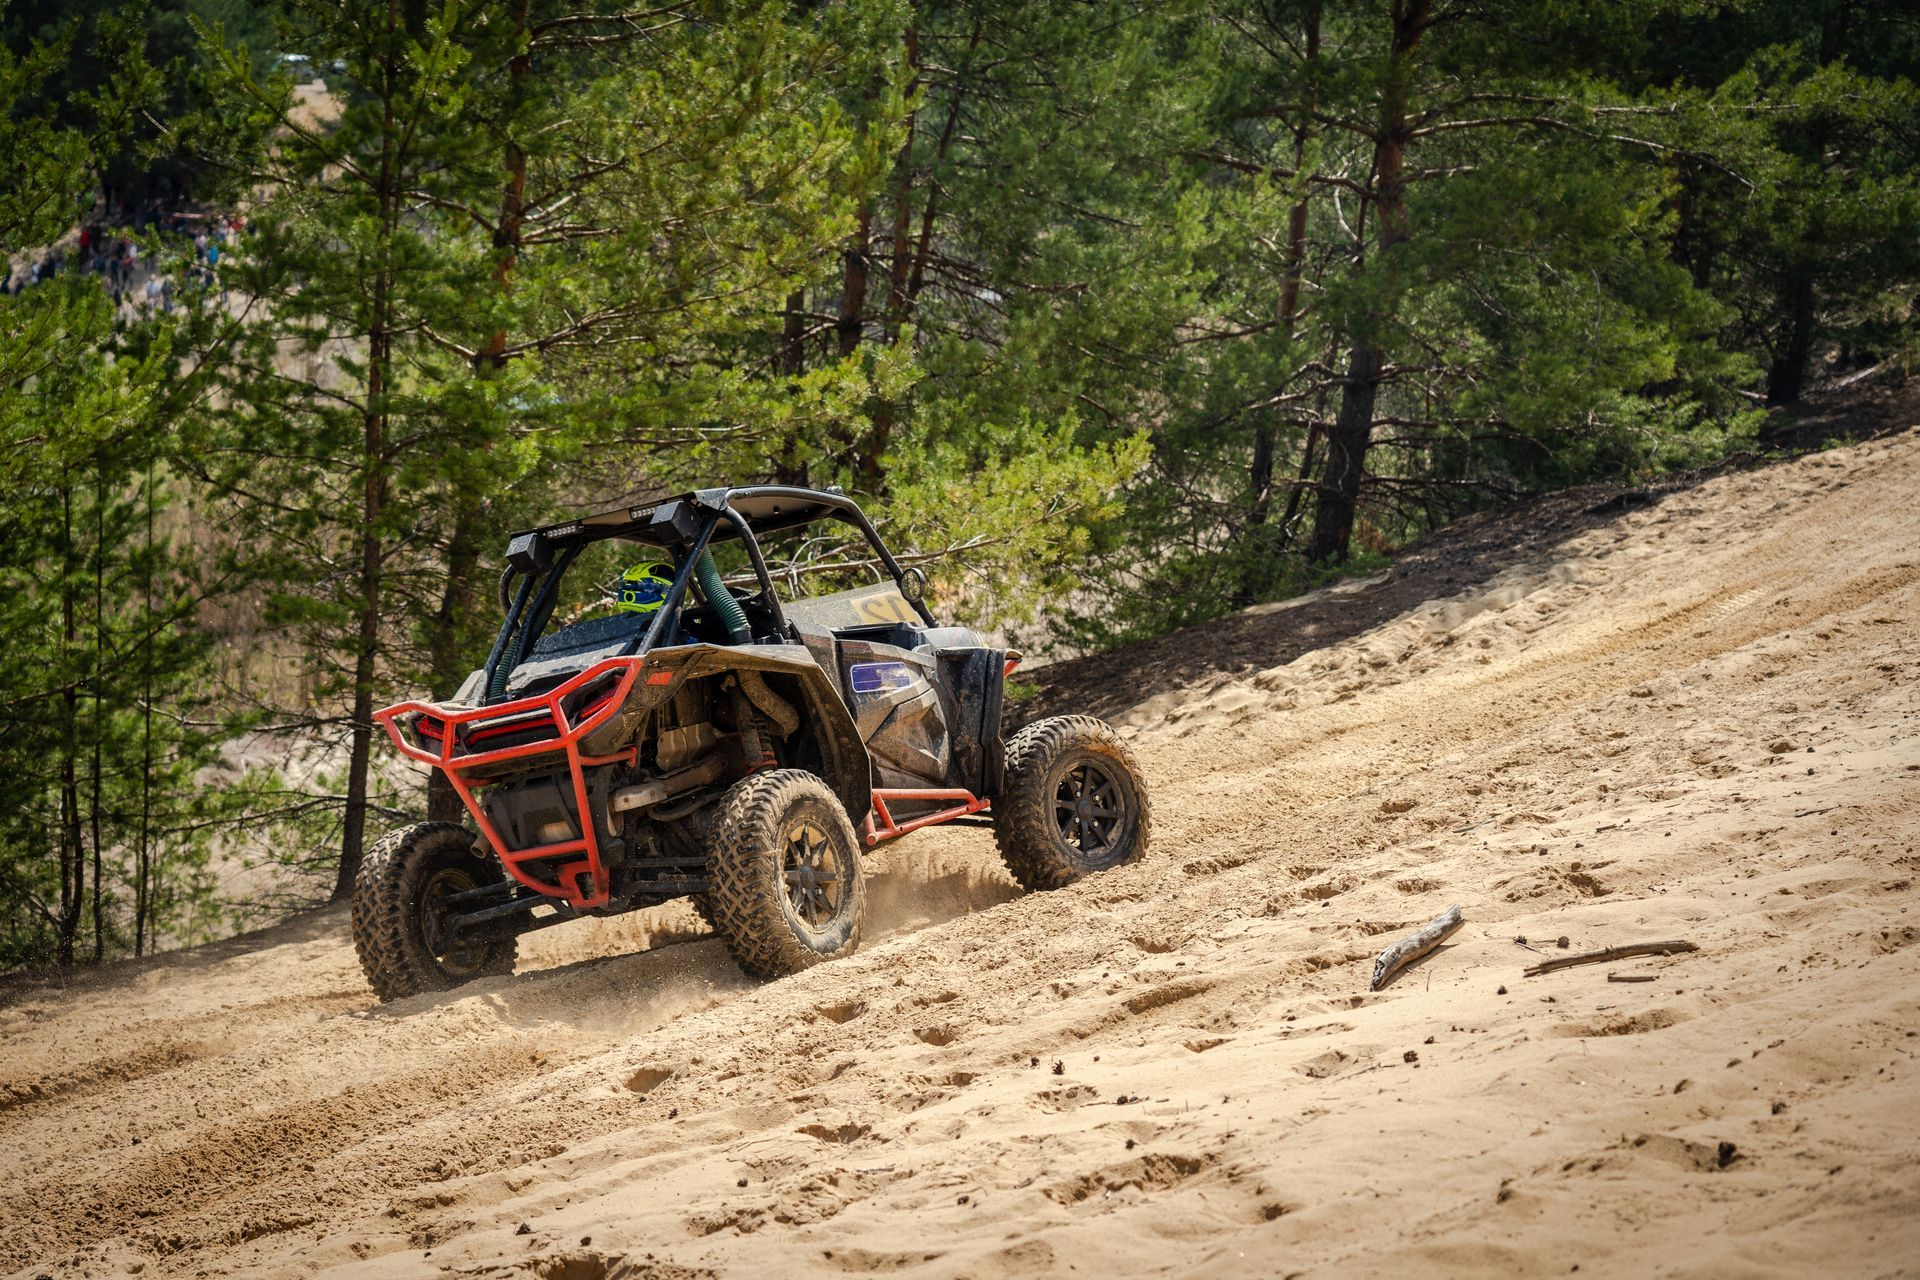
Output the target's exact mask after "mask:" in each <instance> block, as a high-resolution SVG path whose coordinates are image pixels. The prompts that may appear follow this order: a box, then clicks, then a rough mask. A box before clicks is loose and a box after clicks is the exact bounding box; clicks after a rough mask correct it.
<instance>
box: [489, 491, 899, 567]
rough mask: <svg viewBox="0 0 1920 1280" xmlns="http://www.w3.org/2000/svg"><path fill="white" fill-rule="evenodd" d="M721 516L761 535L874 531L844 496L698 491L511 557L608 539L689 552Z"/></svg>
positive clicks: (578, 523)
mask: <svg viewBox="0 0 1920 1280" xmlns="http://www.w3.org/2000/svg"><path fill="white" fill-rule="evenodd" d="M721 512H732V513H734V514H736V515H738V516H739V517H741V518H742V519H744V520H745V521H746V522H747V523H748V524H750V525H751V526H752V527H753V529H754V530H755V531H756V533H766V532H772V531H775V530H779V529H790V528H793V527H795V526H797V525H803V524H811V523H812V522H814V521H815V520H823V519H840V520H845V521H847V522H848V523H850V524H854V525H857V526H859V527H860V528H861V530H862V531H864V532H867V533H868V534H869V535H871V533H872V526H870V525H869V524H868V523H867V519H866V516H865V515H864V514H863V513H862V512H861V510H860V506H859V504H858V503H856V502H855V501H854V500H853V499H852V498H849V497H848V496H847V495H846V494H845V493H842V492H840V491H839V490H835V489H801V488H796V487H791V486H787V485H749V486H745V487H742V488H737V489H736V488H722V489H695V490H693V491H691V492H688V493H682V494H676V495H674V496H673V497H670V498H660V499H658V500H656V501H654V502H649V503H646V504H643V505H640V506H632V507H617V508H615V509H614V510H611V511H599V512H595V513H594V514H592V515H586V516H580V517H578V518H576V519H573V520H568V521H564V522H562V523H560V524H550V525H545V526H542V527H541V528H538V529H528V530H525V531H523V532H520V533H516V534H514V535H513V539H512V541H511V542H510V543H509V544H508V546H507V555H508V558H509V560H513V561H515V562H516V563H518V562H519V557H523V556H524V557H527V558H528V559H530V560H532V561H535V562H543V561H544V560H545V559H546V557H547V555H548V554H550V552H551V549H552V548H554V547H559V546H567V545H569V544H573V543H587V542H600V541H604V540H606V539H609V538H621V539H625V540H627V541H629V542H643V543H646V544H648V545H651V546H657V547H677V546H684V545H686V544H688V543H691V542H692V541H693V540H694V538H695V537H697V536H698V534H699V531H700V529H701V528H702V527H703V526H704V525H705V524H706V522H707V518H708V516H709V515H710V514H717V513H721ZM739 536H740V530H739V529H738V528H737V527H735V526H734V524H733V523H732V521H730V520H722V521H721V522H720V524H719V526H718V527H717V528H715V529H714V531H713V541H715V542H725V541H727V540H729V539H732V538H738V537H739ZM536 547H538V548H539V549H538V550H536V549H535V548H536Z"/></svg>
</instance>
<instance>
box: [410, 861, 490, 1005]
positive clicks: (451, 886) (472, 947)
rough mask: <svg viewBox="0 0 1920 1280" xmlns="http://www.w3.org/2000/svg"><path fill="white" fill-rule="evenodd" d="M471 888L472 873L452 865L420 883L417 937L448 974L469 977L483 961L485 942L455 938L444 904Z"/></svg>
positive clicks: (485, 951)
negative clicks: (418, 929) (418, 930)
mask: <svg viewBox="0 0 1920 1280" xmlns="http://www.w3.org/2000/svg"><path fill="white" fill-rule="evenodd" d="M474 888H478V886H477V885H476V884H475V883H474V880H473V877H472V876H471V875H468V874H467V873H466V872H465V871H460V870H456V869H455V868H453V867H442V868H441V869H440V870H438V871H436V872H434V873H433V874H432V875H431V876H429V877H428V878H427V882H426V883H425V884H424V885H422V886H420V937H421V939H422V940H423V941H424V942H425V943H426V944H427V951H428V952H429V953H430V954H432V956H433V958H434V959H435V960H436V961H437V962H438V963H439V965H440V968H441V970H442V971H444V972H445V973H446V974H447V976H448V977H452V978H464V977H470V976H471V975H473V974H475V973H478V972H479V971H480V968H481V966H482V965H483V964H485V963H486V958H487V948H486V944H485V943H481V942H475V941H473V940H471V939H468V940H465V941H456V940H455V939H454V935H453V910H452V908H450V907H448V906H447V899H448V898H450V897H452V896H453V895H454V894H456V893H465V892H466V891H467V890H469V889H474Z"/></svg>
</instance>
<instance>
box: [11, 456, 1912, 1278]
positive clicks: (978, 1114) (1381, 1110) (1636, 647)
mask: <svg viewBox="0 0 1920 1280" xmlns="http://www.w3.org/2000/svg"><path fill="white" fill-rule="evenodd" d="M1917 605H1920V435H1915V434H1912V433H1909V434H1908V435H1906V436H1904V437H1897V438H1894V439H1892V440H1889V441H1885V442H1881V443H1875V444H1867V445H1862V446H1856V447H1854V448H1851V449H1848V450H1845V451H1841V452H1836V453H1831V454H1826V455H1820V456H1815V457H1810V458H1807V459H1804V460H1802V461H1800V462H1797V463H1793V464H1791V465H1787V466H1783V467H1780V468H1776V469H1774V470H1771V471H1766V472H1760V473H1753V474H1747V475H1740V476H1733V477H1727V478H1723V479H1719V480H1715V481H1712V482H1710V483H1708V484H1706V485H1704V486H1702V487H1700V488H1697V489H1693V490H1690V491H1687V492H1684V493H1680V494H1677V495H1674V496H1671V497H1669V498H1667V499H1665V500H1664V501H1663V502H1661V503H1659V504H1658V505H1657V506H1654V507H1650V508H1647V509H1643V510H1640V511H1635V512H1631V513H1629V514H1627V515H1625V516H1623V517H1621V518H1619V519H1618V520H1617V521H1615V522H1613V523H1610V524H1604V525H1601V526H1600V527H1598V528H1595V529H1593V530H1591V531H1590V532H1588V533H1585V534H1583V535H1581V536H1579V537H1577V538H1575V539H1574V540H1572V541H1570V542H1567V543H1564V544H1562V545H1561V546H1560V547H1559V548H1558V550H1557V553H1556V554H1555V555H1554V556H1552V557H1534V558H1533V559H1531V560H1530V561H1529V562H1528V563H1525V564H1521V565H1518V566H1516V567H1515V568H1513V569H1512V570H1511V571H1509V572H1507V573H1505V574H1504V575H1502V576H1501V577H1499V578H1496V579H1495V580H1493V581H1492V582H1489V583H1485V584H1482V585H1480V586H1477V587H1474V588H1473V589H1471V590H1470V591H1469V592H1468V593H1467V594H1464V595H1460V596H1455V597H1452V598H1448V599H1441V600H1435V601H1432V602H1430V603H1427V604H1425V605H1423V606H1421V607H1419V608H1416V609H1414V610H1413V611H1411V612H1409V613H1406V614H1404V615H1402V616H1399V617H1397V618H1394V619H1393V620H1391V621H1389V622H1387V623H1385V624H1384V625H1381V626H1380V627H1378V628H1377V629H1375V630H1373V631H1371V632H1368V633H1366V634H1364V635H1361V636H1360V637H1358V638H1357V639H1355V640H1352V641H1349V642H1346V643H1342V644H1339V645H1337V646H1334V647H1331V648H1327V649H1321V650H1317V651H1312V652H1308V653H1306V654H1305V655H1303V656H1301V657H1299V658H1297V659H1296V660H1294V661H1291V662H1289V663H1287V664H1286V665H1283V666H1279V667H1275V668H1273V669H1271V670H1266V671H1261V672H1258V673H1257V674H1254V675H1252V676H1250V677H1248V678H1245V679H1234V680H1229V681H1225V682H1222V683H1218V684H1216V685H1214V686H1212V687H1206V688H1191V689H1175V690H1167V691H1164V692H1160V693H1158V694H1157V695H1156V696H1155V697H1153V698H1152V699H1150V700H1149V701H1147V702H1145V703H1142V704H1141V705H1139V706H1137V707H1136V708H1135V709H1134V710H1133V711H1132V712H1130V713H1129V714H1128V716H1127V717H1126V720H1127V724H1128V731H1129V732H1130V733H1131V734H1132V735H1133V736H1134V741H1135V744H1136V747H1137V749H1138V751H1139V753H1140V755H1141V758H1142V760H1143V761H1144V762H1145V765H1146V767H1147V769H1148V771H1149V772H1150V774H1151V779H1152V783H1153V785H1154V787H1155V789H1156V794H1157V797H1158V799H1157V815H1158V824H1159V825H1158V839H1157V843H1156V847H1155V849H1154V852H1153V855H1152V857H1151V858H1150V859H1149V860H1148V862H1147V863H1145V864H1144V865H1142V866H1140V867H1138V868H1134V869H1130V870H1128V871H1125V872H1120V873H1115V874H1112V875H1109V876H1105V877H1101V878H1097V879H1096V880H1094V881H1092V882H1089V883H1086V884H1083V885H1081V886H1078V887H1076V888H1074V889H1072V890H1069V891H1066V892H1063V893H1058V894H1053V895H1047V896H1042V897H1034V898H1016V897H1015V896H1014V895H1013V893H1012V891H1011V888H1010V886H1009V885H1008V883H1007V881H1006V880H1005V878H1004V877H1003V875H1002V874H1001V873H1000V872H999V871H998V869H997V867H996V866H995V865H994V862H993V853H992V846H991V843H990V842H989V840H988V839H987V838H986V836H985V835H984V833H978V832H949V833H929V834H925V835H923V836H920V837H915V838H914V839H913V840H910V841H908V842H906V843H905V844H904V845H902V846H901V847H900V848H899V849H898V850H896V851H895V852H893V853H891V854H889V855H887V856H886V857H885V859H884V863H883V865H884V873H883V874H882V875H881V876H880V878H879V880H878V883H877V885H876V890H877V892H876V894H875V905H876V906H877V908H878V909H879V911H880V914H881V915H882V917H883V920H884V923H886V924H887V925H888V926H890V927H891V929H892V932H891V933H890V934H888V935H887V936H885V937H884V938H882V939H881V940H880V941H878V942H876V943H874V944H873V945H870V946H869V947H868V948H867V950H865V951H864V952H863V953H862V954H861V955H859V956H858V957H856V958H854V959H853V960H851V961H848V962H845V963H842V964H838V965H832V966H828V967H826V968H824V969H820V970H816V971H814V972H813V973H811V974H808V975H806V976H804V977H802V978H799V979H794V980H789V981H785V982H780V983H776V984H773V985H771V986H766V987H759V988H755V987H752V986H750V985H749V984H747V983H745V982H744V981H742V980H741V979H740V978H739V977H738V976H737V975H736V974H735V973H734V972H733V971H732V970H731V968H730V967H729V966H728V964H727V963H726V961H725V958H724V956H723V955H722V954H721V952H720V948H719V947H718V945H717V944H716V943H715V942H713V941H711V940H705V939H702V940H688V939H689V938H691V937H693V935H694V934H695V932H696V929H697V926H695V925H694V924H693V921H692V917H691V915H690V914H689V913H687V912H686V911H685V910H684V908H670V909H662V910H661V911H658V912H654V913H649V914H648V915H647V916H646V917H644V918H636V917H629V918H627V919H625V920H622V921H616V922H609V923H608V924H607V925H605V926H603V927H600V928H599V929H598V931H597V932H596V931H595V929H594V928H592V927H583V928H579V929H576V930H573V931H570V930H556V931H554V932H553V933H550V934H546V935H541V936H540V937H539V938H538V940H537V941H536V940H531V939H530V940H528V944H527V958H526V960H525V962H523V964H522V966H521V969H522V972H521V974H520V976H518V977H516V978H514V979H512V980H510V981H501V982H495V983H486V984H479V985H476V986H472V987H469V988H466V989H463V990H461V991H458V992H454V993H451V994H450V995H447V996H443V997H440V998H433V999H429V998H421V999H416V1000H412V1001H408V1002H404V1003H403V1004H400V1005H397V1006H393V1007H391V1008H389V1009H378V1008H374V1007H372V1006H371V1002H370V1001H369V999H368V997H367V995H366V993H365V990H364V988H363V987H362V986H361V983H360V980H359V976H358V974H357V972H356V971H355V968H354V963H353V959H352V955H351V953H350V951H349V949H348V947H347V945H346V943H345V941H344V939H343V938H342V936H341V934H342V928H341V925H342V922H341V920H340V919H339V918H338V917H337V916H335V915H322V916H320V917H316V918H309V919H307V920H304V921H300V922H296V923H295V924H292V925H289V926H286V927H284V928H283V929H281V930H279V931H276V932H274V933H271V934H269V935H268V936H266V937H265V938H262V939H256V940H255V941H254V942H253V943H251V944H247V945H228V946H225V947H218V948H211V949H208V950H205V951H203V952H200V953H195V954H192V955H187V956H182V957H177V958H174V959H171V960H169V961H167V962H164V963H160V964H155V965H150V966H148V967H146V968H144V969H141V970H123V971H119V972H118V973H116V974H109V975H104V976H103V977H102V978H99V979H96V980H94V981H93V982H91V983H88V984H83V985H80V986H77V987H75V988H74V989H72V990H70V991H67V992H64V993H62V992H53V991H48V990H33V989H27V990H24V991H16V992H15V993H14V994H13V995H12V997H11V998H10V1000H9V1002H8V1003H7V1004H6V1006H5V1007H4V1008H3V1009H0V1080H4V1081H5V1082H7V1083H6V1084H5V1086H4V1088H0V1148H3V1153H0V1221H3V1222H5V1223H7V1224H8V1226H9V1228H10V1230H9V1231H8V1232H7V1233H6V1239H7V1244H6V1246H5V1247H6V1248H7V1249H8V1251H9V1252H8V1254H7V1265H8V1266H11V1267H18V1268H21V1271H20V1274H22V1275H34V1274H39V1273H43V1272H44V1273H47V1274H57V1275H60V1276H70V1275H99V1274H108V1273H116V1272H139V1273H141V1274H144V1275H156V1274H166V1275H203V1274H212V1275H248V1276H255V1275H260V1276H277V1275H309V1274H316V1273H325V1274H328V1275H334V1276H382V1277H385V1276H423V1277H424V1276H435V1275H441V1274H454V1275H460V1276H539V1277H544V1278H546V1280H595V1278H598V1277H654V1276H658V1277H668V1276H687V1275H707V1274H721V1275H767V1276H793V1275H810V1276H837V1275H843V1274H861V1273H869V1272H882V1273H896V1274H909V1275H915V1276H979V1277H994V1276H1024V1275H1033V1274H1066V1273H1068V1272H1075V1271H1077V1272H1078V1273H1081V1274H1089V1275H1096V1274H1103V1273H1105V1274H1112V1273H1122V1274H1130V1275H1131V1274H1164V1275H1181V1276H1186V1275H1201V1276H1215V1275H1236V1276H1237V1275H1280V1274H1306V1275H1381V1276H1386V1275H1396V1276H1397V1275H1406V1274H1451V1275H1496V1276H1501V1275H1512V1276H1529V1277H1532V1276H1543V1275H1553V1274H1567V1273H1569V1272H1570V1271H1572V1270H1574V1269H1576V1268H1577V1269H1578V1271H1579V1272H1580V1273H1581V1274H1582V1275H1583V1276H1585V1275H1594V1274H1599V1275H1619V1276H1644V1275H1700V1276H1729V1275H1732V1276H1740V1275H1755V1276H1759V1275H1806V1274H1815V1273H1821V1274H1844V1275H1858V1276H1887V1275H1920V1176H1917V1175H1916V1174H1915V1172H1914V1170H1915V1166H1916V1157H1920V1060H1916V1055H1920V947H1916V946H1915V945H1913V944H1914V943H1915V942H1916V941H1920V910H1916V909H1915V904H1916V902H1920V897H1916V894H1915V891H1914V881H1915V877H1916V875H1920V856H1917V855H1916V846H1917V845H1920V840H1916V836H1917V835H1920V794H1917V793H1920V739H1917V738H1916V731H1917V730H1920V715H1917V713H1920V694H1917V692H1916V691H1917V690H1920V683H1917V677H1920V632H1916V628H1915V623H1916V620H1920V608H1917V607H1916V606H1917ZM1450 902H1458V903H1460V904H1461V905H1462V906H1463V907H1464V909H1465V911H1466V914H1467V917H1468V919H1469V921H1470V923H1469V925H1468V927H1467V928H1466V929H1464V930H1462V931H1461V932H1460V933H1459V934H1458V935H1456V936H1455V938H1454V940H1453V941H1452V943H1451V945H1449V946H1448V947H1447V948H1446V949H1445V950H1444V951H1442V952H1440V953H1438V954H1437V955H1435V956H1434V957H1433V958H1431V959H1430V960H1428V961H1427V962H1426V963H1425V964H1423V965H1422V966H1420V967H1419V968H1417V969H1414V970H1413V971H1411V972H1410V973H1408V974H1407V975H1406V976H1404V977H1402V978H1401V979H1400V980H1399V981H1397V982H1396V983H1394V984H1393V985H1391V986H1390V987H1389V988H1388V989H1387V990H1386V991H1383V992H1381V993H1379V994H1377V995H1369V994H1367V993H1366V981H1367V977H1368V971H1369V964H1370V957H1371V956H1372V954H1373V953H1374V952H1375V951H1376V950H1377V949H1378V948H1379V947H1380V946H1381V945H1382V944H1383V942H1385V941H1386V940H1387V939H1388V938H1390V937H1391V936H1392V935H1394V934H1396V933H1398V932H1400V931H1402V930H1404V929H1407V928H1409V927H1411V926H1413V925H1415V924H1416V923H1418V922H1420V921H1422V920H1424V919H1426V918H1427V917H1429V916H1431V915H1433V914H1435V913H1436V912H1438V911H1439V910H1441V909H1442V908H1443V907H1445V906H1446V905H1447V904H1448V903H1450ZM940 920H944V923H930V922H932V921H940ZM1562 935H1564V936H1566V937H1567V938H1568V939H1569V941H1570V945H1571V946H1572V947H1573V948H1574V949H1587V948H1591V947H1597V946H1602V945H1607V944H1610V943H1617V942H1624V941H1632V940H1643V939H1656V938H1675V937H1684V938H1691V939H1693V940H1695V941H1697V942H1698V943H1699V944H1700V947H1701V950H1700V951H1699V952H1698V953H1696V954H1691V955H1681V956H1675V957H1672V958H1668V959H1656V960H1638V961H1625V962H1620V963H1616V964H1613V965H1600V966H1594V967H1588V968H1579V969H1572V970H1568V971H1565V972H1562V973H1557V974H1553V975H1549V976H1547V977H1541V978H1526V977H1523V976H1522V973H1521V971H1522V968H1523V967H1524V966H1525V965H1526V964H1527V963H1529V962H1531V961H1534V960H1537V959H1539V958H1540V957H1539V956H1537V955H1536V954H1534V952H1533V951H1532V950H1529V949H1523V947H1522V946H1521V945H1519V943H1518V938H1519V937H1521V936H1524V937H1525V938H1526V939H1528V941H1529V945H1530V946H1531V947H1534V948H1540V949H1544V950H1545V951H1546V952H1547V953H1549V954H1557V951H1556V948H1555V942H1554V940H1555V939H1556V938H1558V937H1560V936H1562ZM649 941H651V942H652V944H653V949H651V950H636V948H640V947H643V946H645V945H646V944H647V943H648V942H649ZM676 941H677V942H678V944H677V945H665V944H667V943H669V942H676ZM1610 973H1613V974H1620V975H1626V974H1651V975H1654V976H1655V978H1656V980H1655V981H1653V982H1650V983H1639V984H1623V983H1613V982H1609V981H1608V976H1609V974H1610ZM522 1224H524V1226H523V1225H522Z"/></svg>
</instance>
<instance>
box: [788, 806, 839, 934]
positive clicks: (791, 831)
mask: <svg viewBox="0 0 1920 1280" xmlns="http://www.w3.org/2000/svg"><path fill="white" fill-rule="evenodd" d="M781 874H782V875H783V877H784V878H785V880H786V884H787V906H788V909H790V910H791V911H792V912H793V915H794V918H795V919H796V920H799V921H800V922H801V923H802V924H804V925H806V926H807V927H808V928H810V929H821V928H824V927H826V926H827V925H829V924H832V923H833V921H834V920H835V919H836V918H838V916H839V915H840V910H841V908H842V907H844V906H845V905H846V902H847V892H848V887H847V868H846V867H845V865H843V863H842V861H841V857H840V852H839V850H837V849H835V848H834V847H833V841H832V840H829V839H828V838H827V833H826V831H825V830H824V829H823V828H822V827H821V826H820V825H819V824H818V823H816V822H813V821H811V820H809V819H805V818H803V819H801V820H799V821H797V822H794V823H793V824H791V825H790V826H788V828H787V838H786V842H785V850H784V852H783V853H782V855H781Z"/></svg>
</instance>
